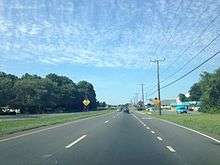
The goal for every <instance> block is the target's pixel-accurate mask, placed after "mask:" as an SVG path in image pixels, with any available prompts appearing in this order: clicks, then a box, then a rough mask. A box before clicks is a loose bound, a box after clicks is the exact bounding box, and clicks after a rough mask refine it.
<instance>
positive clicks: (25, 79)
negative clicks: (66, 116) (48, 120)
mask: <svg viewBox="0 0 220 165" xmlns="http://www.w3.org/2000/svg"><path fill="white" fill-rule="evenodd" d="M85 98H88V99H89V100H90V104H89V110H95V109H96V108H97V101H96V93H95V90H94V87H93V85H92V84H91V83H89V82H87V81H80V82H78V83H77V84H76V83H74V82H73V81H72V80H71V79H70V78H68V77H66V76H59V75H56V74H52V73H51V74H48V75H47V76H46V77H44V78H43V77H40V76H38V75H30V74H28V73H26V74H24V75H23V76H21V77H20V78H19V77H17V76H15V75H12V74H6V73H4V72H0V107H6V106H8V107H10V108H12V109H20V111H21V113H31V114H35V113H54V112H78V111H83V109H84V106H83V103H82V101H83V100H84V99H85Z"/></svg>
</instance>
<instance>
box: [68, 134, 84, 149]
mask: <svg viewBox="0 0 220 165" xmlns="http://www.w3.org/2000/svg"><path fill="white" fill-rule="evenodd" d="M86 136H87V135H83V136H81V137H80V138H78V139H77V140H75V141H74V142H72V143H70V144H69V145H67V146H66V147H65V148H70V147H72V146H73V145H75V144H76V143H78V142H79V141H81V140H82V139H84V138H85V137H86Z"/></svg>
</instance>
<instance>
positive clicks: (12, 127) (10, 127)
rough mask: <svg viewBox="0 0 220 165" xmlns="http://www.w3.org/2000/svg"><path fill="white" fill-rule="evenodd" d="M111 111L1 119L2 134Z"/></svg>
mask: <svg viewBox="0 0 220 165" xmlns="http://www.w3.org/2000/svg"><path fill="white" fill-rule="evenodd" d="M110 112H112V110H103V111H91V112H80V113H70V114H68V113H67V114H60V115H56V116H50V115H48V116H47V115H42V116H38V117H36V118H27V119H22V120H1V121H0V136H5V135H8V134H11V133H15V132H20V131H24V130H29V129H33V128H38V127H42V126H49V125H54V124H61V123H65V122H70V121H74V120H79V119H83V118H88V117H92V116H98V115H102V114H106V113H110Z"/></svg>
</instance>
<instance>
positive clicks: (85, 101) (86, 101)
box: [83, 99, 90, 107]
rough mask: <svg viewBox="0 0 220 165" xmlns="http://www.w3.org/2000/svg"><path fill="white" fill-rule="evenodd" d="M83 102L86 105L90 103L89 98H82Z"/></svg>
mask: <svg viewBox="0 0 220 165" xmlns="http://www.w3.org/2000/svg"><path fill="white" fill-rule="evenodd" d="M83 104H84V105H85V106H86V107H87V106H88V105H89V104H90V101H89V99H85V100H83Z"/></svg>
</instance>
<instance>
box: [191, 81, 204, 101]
mask: <svg viewBox="0 0 220 165" xmlns="http://www.w3.org/2000/svg"><path fill="white" fill-rule="evenodd" d="M189 93H190V97H189V99H190V100H192V101H199V100H200V98H201V96H202V91H201V86H200V84H199V83H195V84H194V85H193V86H192V87H191V88H190V90H189Z"/></svg>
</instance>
